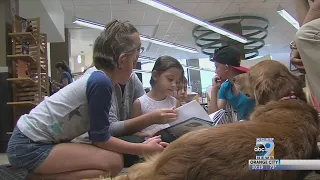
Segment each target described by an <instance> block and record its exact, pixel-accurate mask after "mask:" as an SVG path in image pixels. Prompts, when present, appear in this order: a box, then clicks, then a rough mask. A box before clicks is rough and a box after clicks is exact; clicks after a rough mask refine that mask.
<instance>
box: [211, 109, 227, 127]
mask: <svg viewBox="0 0 320 180" xmlns="http://www.w3.org/2000/svg"><path fill="white" fill-rule="evenodd" d="M225 112H226V111H225V110H224V109H219V110H218V111H216V112H214V113H212V114H210V115H209V117H210V119H211V120H212V122H213V124H214V125H216V124H217V123H219V121H220V120H221V119H222V117H223V116H224V115H225Z"/></svg>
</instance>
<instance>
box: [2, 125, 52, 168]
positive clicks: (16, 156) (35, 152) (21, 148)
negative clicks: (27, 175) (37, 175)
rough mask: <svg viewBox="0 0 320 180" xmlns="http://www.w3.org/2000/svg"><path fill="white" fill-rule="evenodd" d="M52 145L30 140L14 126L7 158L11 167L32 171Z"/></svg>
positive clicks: (47, 153)
mask: <svg viewBox="0 0 320 180" xmlns="http://www.w3.org/2000/svg"><path fill="white" fill-rule="evenodd" d="M53 146H54V144H49V143H43V142H34V141H32V140H31V139H30V138H28V137H27V136H26V135H24V134H23V133H22V132H21V131H20V130H19V129H18V128H17V127H16V128H15V129H14V131H13V133H12V136H11V138H10V140H9V143H8V149H7V154H8V160H9V162H10V164H11V165H12V166H13V167H16V168H25V169H27V170H28V171H29V172H33V171H34V170H35V169H36V168H37V167H38V166H39V165H40V164H41V163H42V162H43V161H44V160H45V159H46V158H47V157H48V155H49V153H50V152H51V150H52V148H53Z"/></svg>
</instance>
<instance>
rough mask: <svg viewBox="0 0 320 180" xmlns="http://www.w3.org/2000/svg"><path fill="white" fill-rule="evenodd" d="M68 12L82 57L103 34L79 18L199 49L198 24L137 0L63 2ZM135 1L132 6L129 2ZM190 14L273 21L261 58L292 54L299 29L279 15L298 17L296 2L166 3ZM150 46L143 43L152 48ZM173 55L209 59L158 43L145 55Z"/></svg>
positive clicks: (74, 43)
mask: <svg viewBox="0 0 320 180" xmlns="http://www.w3.org/2000/svg"><path fill="white" fill-rule="evenodd" d="M60 1H61V4H62V6H63V9H64V11H65V25H66V27H67V28H70V35H71V53H72V55H78V54H80V52H81V51H83V52H84V54H89V53H91V52H92V46H91V45H92V44H93V42H94V40H95V38H96V37H97V36H98V34H99V31H97V30H94V29H88V28H83V27H79V26H77V25H75V24H73V23H72V18H73V17H74V16H77V17H79V18H84V19H87V20H91V21H95V22H99V23H103V24H105V23H107V22H109V21H110V20H112V19H120V20H129V21H130V22H131V23H132V24H133V25H135V26H136V27H137V28H138V30H139V32H140V33H141V34H145V35H150V36H155V37H156V38H159V39H164V40H167V41H171V42H175V43H178V44H182V45H185V46H190V47H195V43H194V39H193V37H192V34H191V32H192V29H193V28H194V27H195V24H192V23H190V22H188V21H185V20H182V19H180V18H178V17H175V16H173V15H171V14H168V13H165V12H162V11H160V10H158V9H155V8H153V7H150V6H147V5H145V4H142V3H140V2H138V1H136V0H60ZM130 1H131V4H129V3H128V2H130ZM162 1H163V2H165V3H168V4H170V5H172V6H174V7H176V8H179V9H182V10H183V11H186V12H187V13H190V14H193V15H195V16H198V17H200V18H203V19H207V20H208V19H212V18H216V17H219V16H222V15H228V14H237V13H250V14H256V15H260V16H263V17H266V18H267V19H268V20H269V21H270V26H269V35H268V37H267V38H266V44H267V45H266V46H265V47H264V48H262V49H261V50H260V51H259V52H260V55H267V54H271V55H273V54H283V53H289V47H288V44H289V43H290V41H292V40H293V37H294V35H295V32H296V29H295V28H294V27H292V26H291V25H290V24H289V23H287V22H286V21H285V20H284V19H282V18H281V16H279V15H278V13H277V11H276V10H277V7H278V5H281V6H282V7H283V8H285V9H286V10H287V11H288V12H289V13H290V14H292V15H293V16H294V17H295V4H294V0H162ZM148 45H149V44H147V43H146V44H143V46H148ZM164 54H166V55H171V56H173V57H176V58H179V59H180V58H181V59H183V58H200V57H202V58H203V57H207V56H206V55H203V54H191V53H188V52H184V51H179V50H175V49H171V48H167V47H164V46H159V45H156V44H151V45H150V47H149V49H148V51H147V52H146V53H144V54H143V55H145V56H151V57H158V56H160V55H164Z"/></svg>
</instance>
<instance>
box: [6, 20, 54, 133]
mask: <svg viewBox="0 0 320 180" xmlns="http://www.w3.org/2000/svg"><path fill="white" fill-rule="evenodd" d="M8 35H9V36H10V37H11V38H12V54H10V55H7V58H8V59H10V60H11V62H12V78H8V79H7V80H8V81H9V82H10V83H12V90H13V101H12V102H7V104H8V105H12V106H13V119H14V122H13V123H14V125H15V124H16V122H17V120H18V119H19V117H20V116H21V115H23V114H25V113H29V112H30V110H31V109H32V108H34V107H35V106H36V105H37V104H38V103H40V102H41V101H42V100H43V98H44V97H45V96H48V95H49V82H48V59H47V51H46V50H47V36H46V34H43V33H41V32H40V18H30V19H25V18H22V17H20V16H17V15H16V16H14V20H13V23H12V33H9V34H8ZM7 134H10V132H8V133H7Z"/></svg>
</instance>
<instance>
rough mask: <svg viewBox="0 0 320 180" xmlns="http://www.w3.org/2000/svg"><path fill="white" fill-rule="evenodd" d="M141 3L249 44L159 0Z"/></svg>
mask: <svg viewBox="0 0 320 180" xmlns="http://www.w3.org/2000/svg"><path fill="white" fill-rule="evenodd" d="M138 1H140V2H141V3H144V4H147V5H149V6H152V7H154V8H157V9H159V10H161V11H165V12H167V13H170V14H173V15H175V16H178V17H180V18H182V19H184V20H187V21H189V22H192V23H194V24H197V25H199V26H202V27H204V28H207V29H210V30H212V31H214V32H216V33H218V34H221V35H224V36H227V37H229V38H230V39H233V40H235V41H238V42H241V43H247V42H248V40H247V39H246V38H244V37H241V36H239V35H237V34H235V33H232V32H230V31H228V30H226V29H223V28H221V27H218V26H215V25H214V24H212V23H210V22H208V21H205V20H202V19H200V18H198V17H195V16H193V15H191V14H188V13H186V12H184V11H182V10H180V9H177V8H175V7H172V6H170V5H168V4H166V3H163V2H161V1H157V0H138Z"/></svg>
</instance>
